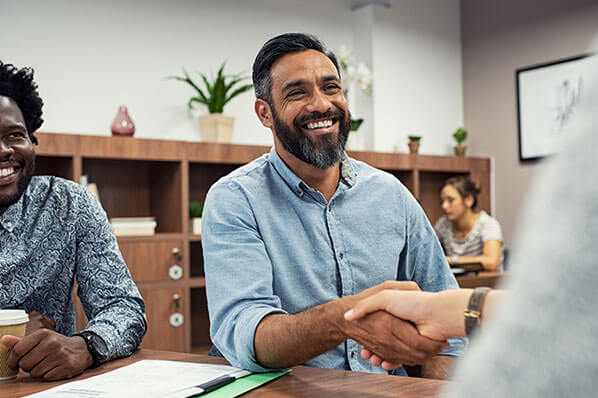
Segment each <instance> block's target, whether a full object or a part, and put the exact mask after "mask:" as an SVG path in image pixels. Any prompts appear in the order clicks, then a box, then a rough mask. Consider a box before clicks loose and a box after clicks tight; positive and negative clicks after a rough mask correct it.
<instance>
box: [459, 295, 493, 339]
mask: <svg viewBox="0 0 598 398" xmlns="http://www.w3.org/2000/svg"><path fill="white" fill-rule="evenodd" d="M490 290H491V289H490V288H489V287H476V288H475V289H474V291H473V293H472V294H471V297H470V298H469V304H468V305H467V309H466V310H465V311H464V313H463V315H464V317H465V334H466V335H467V336H470V335H471V333H472V332H473V330H474V329H475V328H476V327H477V326H478V325H479V324H480V321H481V318H482V308H483V305H484V300H485V299H486V295H487V294H488V292H490Z"/></svg>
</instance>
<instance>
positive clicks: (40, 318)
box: [25, 311, 56, 336]
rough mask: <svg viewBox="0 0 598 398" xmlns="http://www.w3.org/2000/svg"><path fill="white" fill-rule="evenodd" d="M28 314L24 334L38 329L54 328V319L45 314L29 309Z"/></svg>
mask: <svg viewBox="0 0 598 398" xmlns="http://www.w3.org/2000/svg"><path fill="white" fill-rule="evenodd" d="M28 315H29V323H27V330H26V331H25V336H27V335H30V334H31V333H33V332H35V331H36V330H39V329H50V330H56V322H55V321H54V319H52V318H50V317H48V316H45V315H44V314H40V313H39V312H37V311H31V312H29V313H28Z"/></svg>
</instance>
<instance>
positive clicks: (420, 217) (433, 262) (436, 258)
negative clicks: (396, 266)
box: [399, 190, 467, 356]
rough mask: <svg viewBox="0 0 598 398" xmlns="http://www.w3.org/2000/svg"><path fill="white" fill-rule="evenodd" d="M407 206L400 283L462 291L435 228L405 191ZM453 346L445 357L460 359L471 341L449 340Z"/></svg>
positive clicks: (432, 290)
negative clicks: (405, 239)
mask: <svg viewBox="0 0 598 398" xmlns="http://www.w3.org/2000/svg"><path fill="white" fill-rule="evenodd" d="M403 195H404V201H403V203H404V204H406V207H407V209H406V211H405V216H406V217H407V220H406V222H405V227H406V228H407V231H406V232H405V236H407V244H406V245H405V248H404V249H403V251H402V253H401V263H402V264H405V265H406V266H405V267H403V268H401V271H402V272H401V273H400V274H399V279H400V280H412V281H415V282H416V283H417V285H418V286H419V287H420V289H421V290H423V291H428V292H438V291H441V290H446V289H458V288H459V285H458V284H457V280H456V279H455V277H454V276H453V273H452V272H451V269H450V267H449V265H448V263H447V261H446V257H445V256H444V252H443V251H442V247H441V245H440V242H439V241H438V238H437V237H436V233H435V232H434V229H433V228H432V225H431V224H430V222H429V221H428V218H427V217H426V214H425V213H424V211H423V209H422V208H421V206H420V205H419V204H418V203H417V202H416V201H415V199H414V198H413V197H412V196H411V194H409V193H407V192H406V191H405V190H403ZM449 343H450V344H451V347H450V348H448V349H446V350H444V351H442V352H441V355H450V356H459V355H462V354H463V353H464V352H465V348H466V346H467V339H463V338H454V339H449Z"/></svg>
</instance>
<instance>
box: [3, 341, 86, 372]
mask: <svg viewBox="0 0 598 398" xmlns="http://www.w3.org/2000/svg"><path fill="white" fill-rule="evenodd" d="M1 342H2V344H4V345H5V346H6V347H8V348H9V349H10V354H9V355H8V361H7V364H8V366H9V367H11V368H13V369H15V368H21V369H22V370H24V371H25V372H29V374H30V375H31V376H32V377H39V378H43V379H45V380H61V379H68V378H71V377H74V376H77V375H79V374H81V373H83V371H84V370H85V369H87V368H88V367H90V366H91V365H92V364H93V358H92V356H91V354H90V353H89V351H88V350H87V344H86V343H85V340H84V339H83V338H82V337H79V336H74V337H67V336H63V335H61V334H59V333H56V332H54V331H52V330H49V329H41V330H37V331H35V332H33V333H31V334H30V335H28V336H25V337H23V338H22V339H21V338H19V337H15V336H9V335H6V336H4V337H2V341H1Z"/></svg>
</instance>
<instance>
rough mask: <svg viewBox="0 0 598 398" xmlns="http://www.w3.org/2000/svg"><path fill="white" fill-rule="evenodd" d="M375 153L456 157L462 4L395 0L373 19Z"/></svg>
mask: <svg viewBox="0 0 598 398" xmlns="http://www.w3.org/2000/svg"><path fill="white" fill-rule="evenodd" d="M374 20H375V22H374V35H373V37H374V39H373V71H374V104H373V109H374V117H375V126H376V129H375V137H374V144H375V146H374V149H375V150H377V151H390V150H392V148H393V146H395V145H398V147H399V151H400V152H407V150H408V149H407V135H421V136H423V138H422V141H421V146H420V152H421V153H427V154H451V153H452V151H453V150H452V147H453V146H454V141H453V138H452V133H453V132H454V131H455V130H456V129H457V127H458V126H460V125H462V124H463V95H462V90H463V89H462V77H461V37H460V11H459V0H442V1H437V0H394V1H393V5H392V7H391V8H383V7H376V9H375V14H374Z"/></svg>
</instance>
